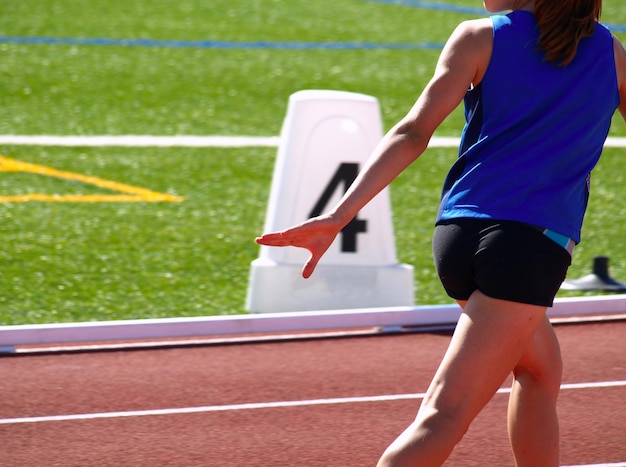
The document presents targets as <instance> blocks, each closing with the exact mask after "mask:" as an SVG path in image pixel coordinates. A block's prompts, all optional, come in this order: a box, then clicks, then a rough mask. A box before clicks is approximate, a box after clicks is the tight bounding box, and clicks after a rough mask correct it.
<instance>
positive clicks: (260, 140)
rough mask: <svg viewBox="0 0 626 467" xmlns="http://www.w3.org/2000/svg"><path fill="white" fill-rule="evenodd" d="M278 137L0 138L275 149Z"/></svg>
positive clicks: (4, 140)
mask: <svg viewBox="0 0 626 467" xmlns="http://www.w3.org/2000/svg"><path fill="white" fill-rule="evenodd" d="M279 140H280V138H279V137H277V136H191V135H189V136H186V135H178V136H150V135H119V136H113V135H100V136H53V135H0V144H15V145H33V146H79V147H80V146H85V147H87V146H88V147H94V146H125V147H193V148H202V147H221V148H228V147H255V146H257V147H263V146H268V147H276V146H278V143H279Z"/></svg>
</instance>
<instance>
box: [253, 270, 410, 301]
mask: <svg viewBox="0 0 626 467" xmlns="http://www.w3.org/2000/svg"><path fill="white" fill-rule="evenodd" d="M301 270H302V266H294V265H284V264H277V263H275V262H273V261H268V260H265V259H262V258H261V259H256V260H254V261H253V262H252V270H251V274H250V286H249V290H250V291H253V293H251V294H249V295H248V303H247V306H246V307H247V309H248V310H249V311H250V312H252V313H285V312H291V311H310V310H333V309H337V308H338V307H340V308H343V309H353V308H376V307H395V306H412V305H413V304H414V293H413V267H411V266H409V265H406V264H392V265H389V266H331V265H321V264H320V265H318V266H317V268H316V269H315V272H314V273H313V275H312V276H311V277H310V278H309V279H304V278H302V275H301Z"/></svg>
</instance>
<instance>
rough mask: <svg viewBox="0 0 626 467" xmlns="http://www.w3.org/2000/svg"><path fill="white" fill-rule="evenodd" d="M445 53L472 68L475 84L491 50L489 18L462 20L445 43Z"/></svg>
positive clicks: (483, 69)
mask: <svg viewBox="0 0 626 467" xmlns="http://www.w3.org/2000/svg"><path fill="white" fill-rule="evenodd" d="M446 49H447V50H445V51H444V53H445V54H447V55H449V56H451V57H454V61H456V62H457V63H462V64H465V65H466V66H468V67H471V68H472V69H473V77H472V80H471V81H472V84H473V85H474V86H476V85H477V84H478V83H479V82H480V81H482V78H483V76H484V74H485V71H486V70H487V67H488V65H489V61H490V60H491V53H492V51H493V23H492V21H491V19H490V18H483V19H476V20H469V21H463V22H462V23H460V24H459V25H458V26H457V27H456V29H455V30H454V32H453V33H452V35H451V36H450V39H449V41H448V43H447V44H446Z"/></svg>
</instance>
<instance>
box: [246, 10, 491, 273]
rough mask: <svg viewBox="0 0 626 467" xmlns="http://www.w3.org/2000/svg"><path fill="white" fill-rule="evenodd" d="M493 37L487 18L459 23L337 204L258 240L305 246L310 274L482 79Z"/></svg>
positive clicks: (281, 244) (276, 243)
mask: <svg viewBox="0 0 626 467" xmlns="http://www.w3.org/2000/svg"><path fill="white" fill-rule="evenodd" d="M492 40H493V39H492V26H491V21H490V20H489V19H487V20H475V21H468V22H465V23H462V24H461V25H460V26H459V27H457V29H456V30H455V31H454V33H453V34H452V36H451V37H450V39H449V40H448V42H447V44H446V46H445V47H444V49H443V51H442V53H441V56H440V57H439V62H438V63H437V67H436V70H435V74H434V76H433V78H432V79H431V80H430V82H429V83H428V85H427V86H426V88H425V89H424V91H423V92H422V94H421V95H420V97H419V98H418V99H417V101H416V102H415V104H414V105H413V107H412V108H411V110H410V111H409V112H408V113H407V115H406V116H405V117H404V118H403V119H402V120H400V121H399V122H398V123H397V124H396V125H395V126H394V127H393V128H392V129H391V130H389V132H388V133H387V134H386V135H385V136H384V138H383V139H382V140H381V142H380V143H379V144H378V146H377V147H376V149H375V150H374V152H373V154H372V156H371V157H370V158H369V160H368V162H367V163H366V165H365V167H364V168H363V170H362V171H361V173H360V174H359V176H358V177H357V178H356V180H355V181H354V183H353V184H352V185H351V186H350V188H349V189H348V191H347V192H346V194H345V195H344V196H343V198H342V199H341V200H340V201H339V203H338V204H337V206H335V208H334V209H332V210H331V211H329V212H328V213H326V214H324V215H322V216H319V217H316V218H313V219H310V220H308V221H306V222H304V223H302V224H299V225H297V226H295V227H292V228H289V229H286V230H284V231H282V232H274V233H269V234H265V235H263V236H261V237H259V238H257V243H260V244H262V245H269V246H296V247H301V248H306V249H307V250H309V252H310V253H311V257H310V259H309V261H308V262H307V263H306V264H305V266H304V269H303V271H302V275H303V277H305V278H306V277H309V276H310V275H311V274H312V273H313V270H314V269H315V266H316V265H317V263H318V261H319V260H320V258H321V257H322V255H323V254H324V253H325V252H326V250H327V249H328V248H329V247H330V245H331V244H332V242H333V240H334V238H335V237H336V236H337V234H338V233H339V232H340V231H341V229H342V228H343V227H345V226H346V225H347V224H348V223H349V222H350V221H351V220H352V219H353V218H354V217H355V216H356V215H357V214H358V212H359V211H360V210H361V209H362V208H363V207H364V206H365V205H366V204H367V203H368V202H369V201H370V200H371V199H372V198H374V196H376V195H377V194H378V193H379V192H380V191H381V190H383V189H384V188H385V187H386V186H387V185H389V184H390V183H391V182H392V181H393V180H394V179H395V178H396V177H397V176H398V175H399V174H400V173H401V172H402V171H404V169H406V168H407V167H408V166H409V165H410V164H411V163H412V162H414V161H415V160H416V159H417V158H418V157H419V156H420V155H421V154H422V153H423V152H424V150H425V149H426V148H427V146H428V142H429V141H430V138H431V137H432V135H433V133H434V131H435V129H436V128H437V127H438V126H439V125H440V124H441V122H443V120H444V119H445V118H446V117H447V116H448V115H449V114H450V112H452V111H453V110H454V109H455V108H456V107H457V106H458V105H459V103H460V102H461V100H462V99H463V96H464V95H465V93H466V92H467V90H468V88H469V87H470V86H471V85H472V84H474V85H475V84H477V83H478V82H479V81H480V80H481V79H482V76H483V74H484V71H485V69H486V68H487V65H488V62H489V58H490V56H491V48H492Z"/></svg>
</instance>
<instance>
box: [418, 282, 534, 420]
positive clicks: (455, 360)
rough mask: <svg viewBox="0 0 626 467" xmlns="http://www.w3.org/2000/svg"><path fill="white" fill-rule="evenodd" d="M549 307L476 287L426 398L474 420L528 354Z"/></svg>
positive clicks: (434, 405) (427, 403) (429, 403)
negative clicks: (508, 298) (486, 292)
mask: <svg viewBox="0 0 626 467" xmlns="http://www.w3.org/2000/svg"><path fill="white" fill-rule="evenodd" d="M545 311H546V308H545V307H541V306H535V305H528V304H523V303H517V302H509V301H505V300H499V299H494V298H491V297H488V296H486V295H484V294H483V293H482V292H480V291H475V292H474V293H473V294H472V296H471V297H470V299H469V300H468V301H467V303H466V304H465V308H464V310H463V313H462V314H461V317H460V319H459V322H458V324H457V327H456V329H455V332H454V334H453V336H452V339H451V341H450V345H449V347H448V350H447V352H446V354H445V356H444V358H443V360H442V362H441V364H440V366H439V369H438V370H437V373H436V375H435V377H434V379H433V382H432V383H431V386H430V387H429V389H428V392H427V395H426V397H425V398H424V406H425V408H434V409H436V410H437V411H442V412H444V413H451V412H454V413H455V415H456V416H458V417H460V418H461V419H462V420H463V421H464V422H465V423H468V424H469V422H470V421H471V420H472V419H473V418H474V417H475V416H476V415H477V414H478V412H480V410H481V409H482V408H483V407H484V405H485V404H486V403H487V402H488V401H489V400H490V399H491V397H492V396H493V395H494V394H495V392H496V391H497V390H498V389H499V388H500V387H501V385H502V383H503V382H504V381H505V380H506V378H507V376H508V375H509V373H510V372H511V371H512V370H513V368H514V367H515V365H516V364H517V363H518V362H519V361H520V359H521V358H522V356H523V355H524V354H525V352H526V349H527V347H528V345H529V343H530V341H531V340H532V338H533V336H534V334H535V332H536V330H537V329H538V328H539V327H540V326H541V324H542V322H543V320H544V319H545Z"/></svg>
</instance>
